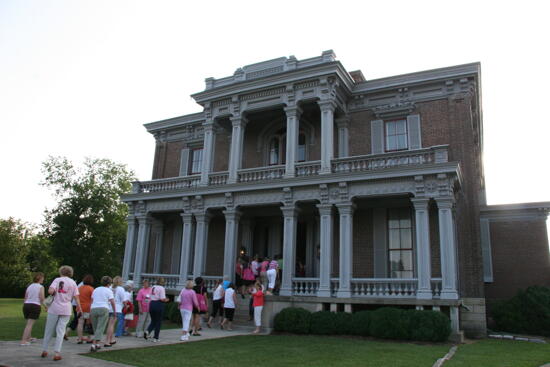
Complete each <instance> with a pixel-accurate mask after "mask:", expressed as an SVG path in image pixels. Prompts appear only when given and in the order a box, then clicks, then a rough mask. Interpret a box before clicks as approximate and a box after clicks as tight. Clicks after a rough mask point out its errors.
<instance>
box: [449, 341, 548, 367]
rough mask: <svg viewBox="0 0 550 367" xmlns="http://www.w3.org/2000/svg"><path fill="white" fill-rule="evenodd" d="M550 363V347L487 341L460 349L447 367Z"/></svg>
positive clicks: (521, 366)
mask: <svg viewBox="0 0 550 367" xmlns="http://www.w3.org/2000/svg"><path fill="white" fill-rule="evenodd" d="M545 363H550V345H548V344H537V343H531V342H524V341H512V340H493V339H485V340H480V341H477V342H474V343H472V344H463V345H460V346H459V347H458V350H457V352H456V354H455V355H454V357H453V358H452V359H451V360H450V361H449V362H446V363H445V367H463V366H464V367H466V366H468V367H470V366H483V367H538V366H541V365H543V364H545Z"/></svg>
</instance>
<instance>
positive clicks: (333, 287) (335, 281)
mask: <svg viewBox="0 0 550 367" xmlns="http://www.w3.org/2000/svg"><path fill="white" fill-rule="evenodd" d="M339 288H340V278H330V294H331V296H336V292H338V289H339Z"/></svg>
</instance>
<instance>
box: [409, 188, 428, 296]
mask: <svg viewBox="0 0 550 367" xmlns="http://www.w3.org/2000/svg"><path fill="white" fill-rule="evenodd" d="M429 200H430V199H426V198H418V199H411V201H412V203H413V205H414V209H415V213H416V264H417V266H416V273H417V278H418V289H417V291H416V298H419V299H431V298H432V285H431V275H432V271H431V258H430V221H429V212H428V204H429Z"/></svg>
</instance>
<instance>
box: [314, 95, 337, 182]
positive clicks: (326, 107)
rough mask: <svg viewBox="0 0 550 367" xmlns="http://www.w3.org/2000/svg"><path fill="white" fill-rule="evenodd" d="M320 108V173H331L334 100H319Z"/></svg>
mask: <svg viewBox="0 0 550 367" xmlns="http://www.w3.org/2000/svg"><path fill="white" fill-rule="evenodd" d="M318 104H319V107H320V109H321V169H320V171H319V173H320V174H328V173H331V171H332V167H331V161H332V159H333V158H334V110H335V109H336V103H335V102H334V101H331V100H328V101H319V102H318Z"/></svg>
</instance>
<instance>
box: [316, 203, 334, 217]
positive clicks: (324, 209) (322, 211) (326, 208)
mask: <svg viewBox="0 0 550 367" xmlns="http://www.w3.org/2000/svg"><path fill="white" fill-rule="evenodd" d="M317 209H319V215H331V214H332V204H317Z"/></svg>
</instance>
